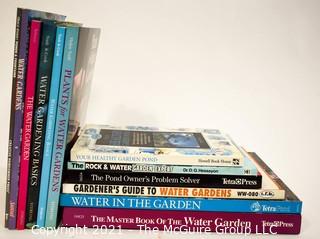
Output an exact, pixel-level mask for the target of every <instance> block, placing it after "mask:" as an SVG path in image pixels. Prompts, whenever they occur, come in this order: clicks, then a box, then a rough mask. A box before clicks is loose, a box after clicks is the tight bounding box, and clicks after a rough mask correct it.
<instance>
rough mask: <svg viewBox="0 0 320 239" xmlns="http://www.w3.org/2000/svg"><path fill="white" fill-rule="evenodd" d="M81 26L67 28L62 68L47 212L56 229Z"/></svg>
mask: <svg viewBox="0 0 320 239" xmlns="http://www.w3.org/2000/svg"><path fill="white" fill-rule="evenodd" d="M78 37H79V26H77V25H74V26H68V27H67V28H66V36H65V48H64V53H63V63H62V68H61V79H60V87H59V98H58V110H57V116H56V124H55V132H54V141H53V151H52V162H51V167H50V179H49V191H48V196H47V198H48V201H47V210H46V222H45V226H46V227H55V226H56V221H57V214H58V201H59V193H60V182H61V175H62V169H63V162H64V155H65V149H66V144H67V132H68V121H69V112H70V105H71V97H72V86H73V77H74V69H75V63H76V55H77V46H78Z"/></svg>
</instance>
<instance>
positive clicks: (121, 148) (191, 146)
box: [71, 125, 244, 167]
mask: <svg viewBox="0 0 320 239" xmlns="http://www.w3.org/2000/svg"><path fill="white" fill-rule="evenodd" d="M243 160H244V157H243V155H242V153H241V152H240V150H239V149H238V147H237V146H236V145H235V144H234V143H233V141H232V140H231V139H230V137H229V136H228V135H226V134H224V133H222V132H221V131H220V130H216V129H158V128H153V127H134V126H127V127H112V126H107V125H105V126H103V125H87V126H85V127H84V129H83V131H82V133H81V135H80V137H79V139H78V141H77V142H76V144H75V145H74V147H73V148H72V150H71V161H80V162H103V163H145V164H168V165H197V166H232V167H241V166H243Z"/></svg>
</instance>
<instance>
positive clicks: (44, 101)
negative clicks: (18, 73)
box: [26, 21, 56, 228]
mask: <svg viewBox="0 0 320 239" xmlns="http://www.w3.org/2000/svg"><path fill="white" fill-rule="evenodd" d="M55 35H56V25H55V23H54V22H53V21H43V22H42V33H41V43H40V46H41V47H40V54H39V62H38V66H39V67H38V75H37V86H36V94H35V104H34V123H33V130H32V134H33V135H32V142H31V154H30V157H31V158H30V165H29V172H30V173H29V183H28V196H27V208H26V227H27V228H31V227H32V226H33V225H35V224H36V220H37V212H38V201H39V190H40V175H41V166H42V158H43V149H44V147H43V146H44V138H45V130H46V122H47V110H48V101H49V90H50V83H51V71H52V61H53V51H54V41H55Z"/></svg>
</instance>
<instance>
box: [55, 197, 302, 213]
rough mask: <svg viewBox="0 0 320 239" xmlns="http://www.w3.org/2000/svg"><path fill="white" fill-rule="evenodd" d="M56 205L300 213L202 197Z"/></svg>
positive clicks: (263, 203)
mask: <svg viewBox="0 0 320 239" xmlns="http://www.w3.org/2000/svg"><path fill="white" fill-rule="evenodd" d="M60 206H64V207H92V208H123V209H150V210H184V211H208V212H251V213H252V212H256V213H285V214H288V213H290V214H300V213H301V208H302V202H301V201H299V200H294V201H288V200H232V199H205V198H197V199H191V198H162V197H127V196H124V197H122V196H100V195H94V196H90V195H81V194H61V196H60ZM155 213H156V212H155Z"/></svg>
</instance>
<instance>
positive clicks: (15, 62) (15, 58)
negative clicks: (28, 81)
mask: <svg viewBox="0 0 320 239" xmlns="http://www.w3.org/2000/svg"><path fill="white" fill-rule="evenodd" d="M21 15H22V12H21V9H20V8H18V9H17V17H16V29H15V38H14V55H13V72H12V89H11V110H10V126H9V142H8V161H7V179H6V208H5V227H6V228H8V224H9V213H10V185H11V180H10V178H11V168H12V167H11V166H12V144H13V143H12V142H13V135H14V127H15V123H14V122H15V121H14V112H15V100H16V88H17V68H18V67H17V66H18V55H19V42H20V25H21V17H22V16H21Z"/></svg>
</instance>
